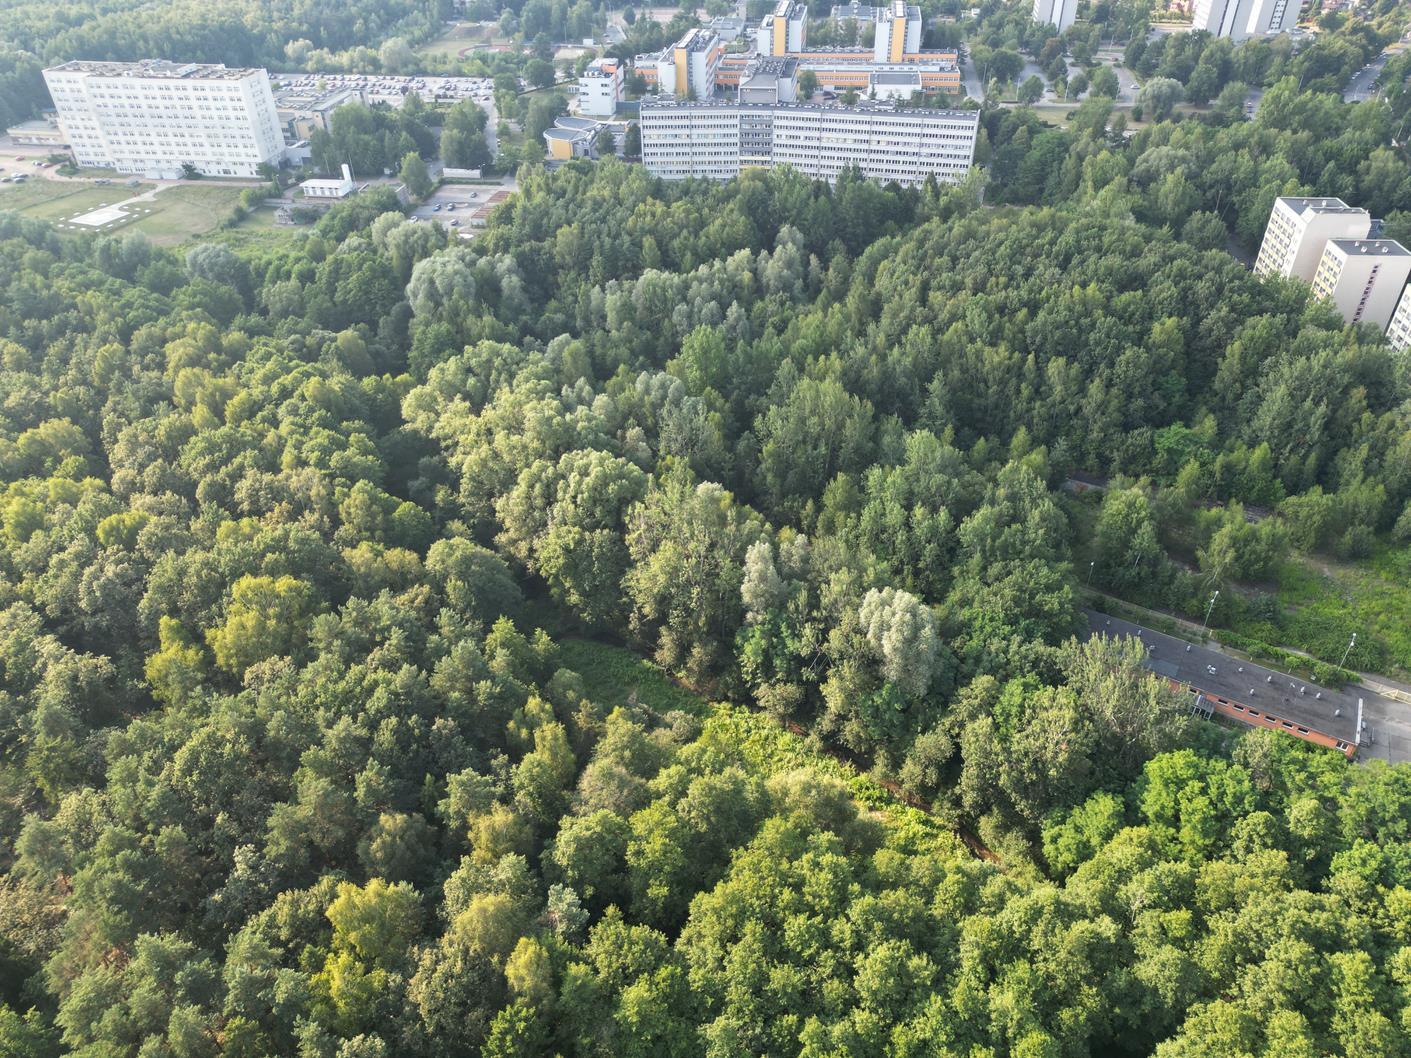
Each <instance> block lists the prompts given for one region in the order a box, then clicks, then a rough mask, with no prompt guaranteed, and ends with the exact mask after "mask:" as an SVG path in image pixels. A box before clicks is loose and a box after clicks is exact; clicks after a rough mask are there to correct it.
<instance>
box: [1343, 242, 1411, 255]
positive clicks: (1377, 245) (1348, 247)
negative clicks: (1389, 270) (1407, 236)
mask: <svg viewBox="0 0 1411 1058" xmlns="http://www.w3.org/2000/svg"><path fill="white" fill-rule="evenodd" d="M1328 245H1329V246H1336V247H1337V248H1338V249H1339V250H1341V251H1342V252H1343V253H1344V254H1345V255H1347V256H1348V257H1372V256H1376V257H1411V250H1408V249H1406V247H1404V246H1402V245H1401V243H1399V242H1397V241H1396V240H1395V239H1329V240H1328Z"/></svg>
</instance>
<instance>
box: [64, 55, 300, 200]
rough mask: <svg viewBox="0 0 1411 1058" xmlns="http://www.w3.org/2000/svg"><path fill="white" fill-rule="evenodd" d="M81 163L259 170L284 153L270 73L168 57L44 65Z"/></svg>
mask: <svg viewBox="0 0 1411 1058" xmlns="http://www.w3.org/2000/svg"><path fill="white" fill-rule="evenodd" d="M44 80H45V82H46V83H47V84H48V86H49V94H50V95H51V96H52V97H53V99H54V105H55V107H56V108H57V109H58V112H59V124H60V125H61V126H62V127H63V130H64V132H65V134H66V135H67V137H68V140H69V143H70V144H71V145H72V147H73V154H74V159H75V160H76V161H77V162H78V164H79V165H91V166H99V167H104V168H110V169H116V170H117V171H118V172H120V173H141V174H146V175H150V176H154V177H161V176H180V175H181V172H182V170H183V167H184V166H187V165H190V166H192V167H194V168H195V169H196V171H197V172H200V173H202V174H204V175H206V176H245V177H252V176H257V175H258V172H259V167H260V166H261V165H272V166H278V165H279V164H280V163H281V162H282V161H283V160H284V137H283V136H282V135H281V134H280V123H279V116H278V114H277V113H276V111H275V106H274V97H273V96H272V95H271V93H270V84H269V75H268V74H266V73H265V71H264V70H255V69H231V68H227V67H225V66H220V65H210V64H204V63H187V64H185V65H182V64H178V63H174V62H167V61H165V60H153V59H149V60H145V61H143V62H86V61H77V62H66V63H64V64H63V65H61V66H54V67H51V68H49V69H47V70H45V71H44Z"/></svg>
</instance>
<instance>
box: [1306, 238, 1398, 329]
mask: <svg viewBox="0 0 1411 1058" xmlns="http://www.w3.org/2000/svg"><path fill="white" fill-rule="evenodd" d="M1408 276H1411V251H1408V250H1407V249H1406V247H1404V246H1402V245H1401V243H1399V242H1397V241H1396V240H1395V239H1329V240H1328V244H1327V246H1325V247H1324V248H1323V257H1322V259H1321V260H1320V261H1319V262H1318V270H1317V271H1316V272H1315V273H1314V274H1313V296H1314V297H1316V298H1321V299H1322V300H1324V301H1330V302H1332V304H1333V306H1334V307H1335V308H1336V309H1337V310H1338V312H1339V313H1340V314H1341V315H1342V318H1343V319H1344V320H1346V321H1347V322H1348V324H1350V325H1351V324H1358V323H1373V324H1376V325H1377V327H1378V328H1380V329H1381V330H1382V331H1386V329H1387V327H1388V326H1389V325H1390V323H1391V317H1392V314H1393V313H1394V312H1395V311H1396V308H1397V304H1398V303H1399V302H1400V300H1401V296H1402V293H1403V292H1404V291H1405V289H1406V279H1407V277H1408Z"/></svg>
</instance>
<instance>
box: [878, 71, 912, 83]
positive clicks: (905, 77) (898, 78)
mask: <svg viewBox="0 0 1411 1058" xmlns="http://www.w3.org/2000/svg"><path fill="white" fill-rule="evenodd" d="M872 80H873V81H874V82H875V83H877V84H914V85H919V84H920V83H921V75H920V74H919V73H874V74H873V75H872Z"/></svg>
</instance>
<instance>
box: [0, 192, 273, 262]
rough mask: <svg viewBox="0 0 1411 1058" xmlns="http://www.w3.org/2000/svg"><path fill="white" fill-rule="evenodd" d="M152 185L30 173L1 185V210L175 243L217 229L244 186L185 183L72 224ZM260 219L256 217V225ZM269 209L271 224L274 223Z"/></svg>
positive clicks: (72, 227)
mask: <svg viewBox="0 0 1411 1058" xmlns="http://www.w3.org/2000/svg"><path fill="white" fill-rule="evenodd" d="M151 189H152V185H151V184H140V185H139V186H137V187H135V188H131V187H128V186H126V185H125V184H112V185H109V186H106V187H100V186H98V185H96V184H92V183H86V182H81V181H76V180H63V181H60V180H44V179H41V178H38V177H32V178H30V179H29V180H27V181H26V182H25V183H23V184H0V209H5V210H16V211H18V212H20V213H23V214H24V215H25V216H27V217H34V218H36V219H38V220H47V221H51V222H53V223H55V224H57V225H58V226H59V230H60V231H62V232H64V233H65V234H68V235H108V234H116V233H118V232H129V231H136V232H141V233H142V234H143V235H145V236H147V238H149V239H151V240H152V242H154V243H156V244H157V245H158V246H174V245H176V244H177V243H181V242H185V241H186V240H187V239H190V238H193V237H195V236H197V235H204V234H205V233H206V232H209V231H213V230H214V229H215V228H216V227H217V226H218V225H219V224H220V222H221V221H223V220H224V219H225V218H226V217H228V216H230V212H231V210H233V209H234V208H235V206H236V205H237V204H238V203H239V201H240V192H241V190H242V188H240V187H231V186H229V185H220V184H211V185H209V186H207V185H196V184H183V185H179V186H177V187H169V188H167V189H166V190H164V191H162V192H161V193H160V194H158V195H157V196H156V197H155V198H153V199H151V200H149V201H145V202H141V203H138V204H137V205H136V206H134V207H133V209H134V210H140V211H142V212H136V213H134V214H133V215H132V216H130V217H129V218H126V219H122V220H118V221H115V222H113V223H110V224H108V225H106V226H104V227H103V228H89V227H85V226H83V225H79V224H72V223H68V222H69V221H71V220H72V218H73V217H74V216H77V215H82V214H84V213H91V212H92V211H93V210H95V209H99V208H101V207H103V206H111V205H114V204H115V203H118V202H125V201H127V200H129V199H132V198H134V197H136V196H137V195H139V194H142V193H143V192H145V191H150V190H151ZM258 223H259V222H258V221H257V222H255V225H252V226H256V225H258ZM273 223H274V217H273V214H272V213H271V214H270V216H269V218H268V226H272V225H273Z"/></svg>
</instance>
